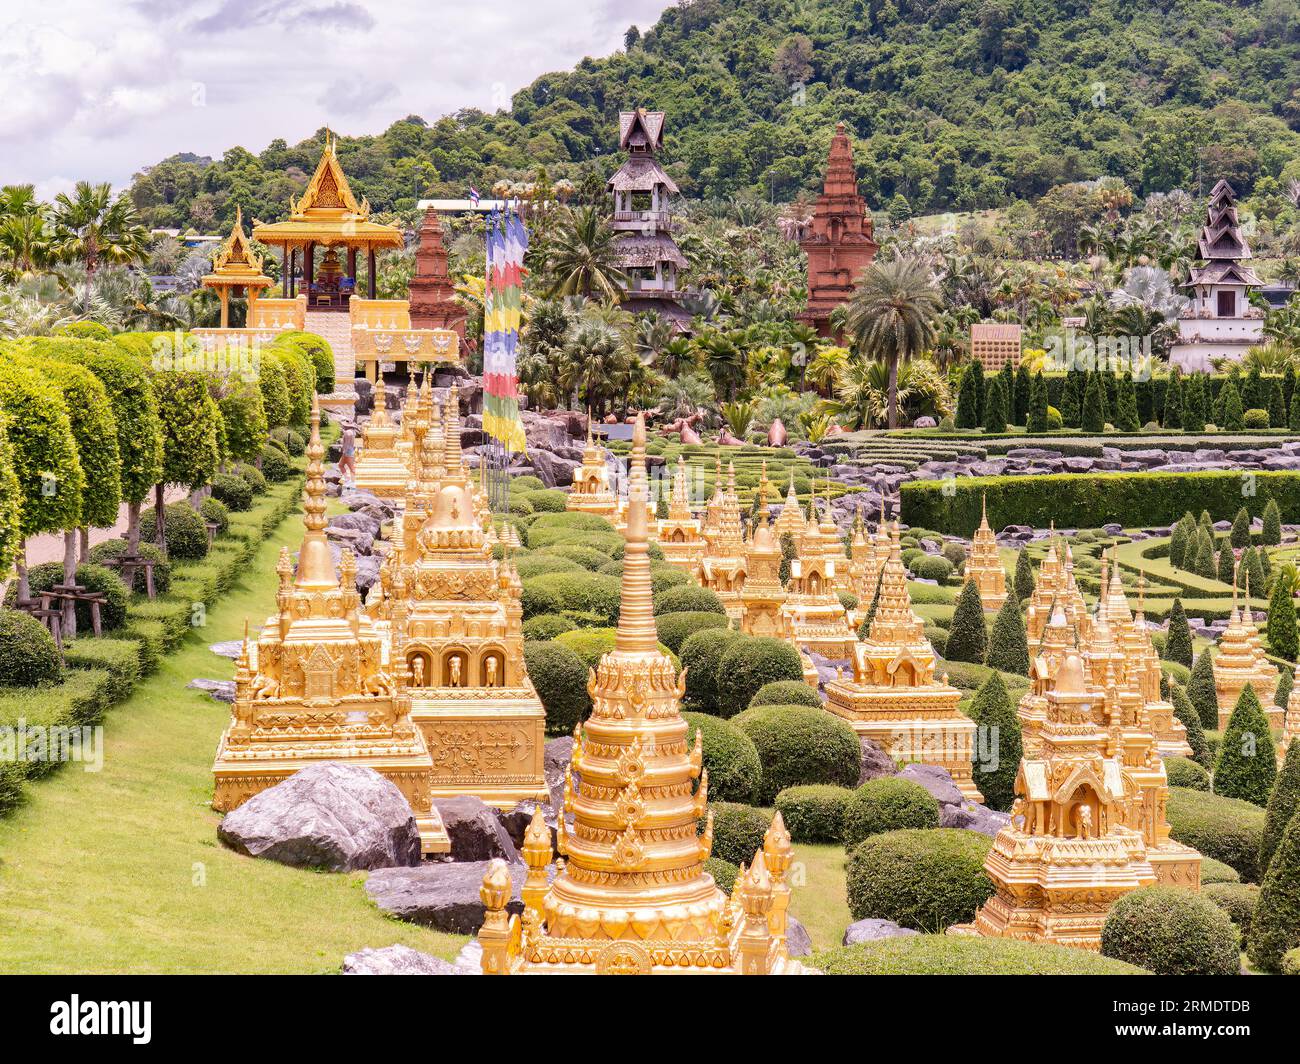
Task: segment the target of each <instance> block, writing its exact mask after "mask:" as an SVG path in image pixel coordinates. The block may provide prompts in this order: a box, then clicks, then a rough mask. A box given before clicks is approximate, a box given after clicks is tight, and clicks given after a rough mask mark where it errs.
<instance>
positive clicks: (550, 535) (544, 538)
mask: <svg viewBox="0 0 1300 1064" xmlns="http://www.w3.org/2000/svg"><path fill="white" fill-rule="evenodd" d="M579 533H587V534H588V535H601V534H608V535H613V536H618V539H619V541H620V542H621V541H622V539H623V537H622V536H619V535H618V533H617V532H616V531H615V530H614V526H613V525H611V524H610V523H609V522H608V521H606V520H605V519H604V518H603V517H597V516H596V515H595V514H583V513H562V514H551V513H544V514H538V516H537V518H536V520H534V521H533V523H532V524H531V525H529V526H528V546H529V547H530V548H532V549H533V550H536V549H537V548H539V547H546V546H549V545H550V544H552V543H562V542H564V540H565V538H566V537H572V536H575V535H578V534H579ZM582 541H583V540H582V537H581V536H579V538H578V539H576V540H571V542H582Z"/></svg>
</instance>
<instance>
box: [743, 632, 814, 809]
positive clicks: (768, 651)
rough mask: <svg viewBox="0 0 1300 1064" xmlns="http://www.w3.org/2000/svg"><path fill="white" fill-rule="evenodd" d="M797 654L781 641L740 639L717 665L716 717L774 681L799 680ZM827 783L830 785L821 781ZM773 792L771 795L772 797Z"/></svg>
mask: <svg viewBox="0 0 1300 1064" xmlns="http://www.w3.org/2000/svg"><path fill="white" fill-rule="evenodd" d="M802 679H803V661H802V660H801V659H800V657H799V651H797V650H796V649H795V648H794V646H793V645H792V644H790V643H788V642H787V641H786V640H784V639H772V638H770V637H767V636H762V637H758V638H754V637H751V636H741V637H740V639H738V640H737V641H736V642H734V643H732V644H731V645H730V646H729V647H727V650H726V653H724V654H723V655H722V660H721V661H720V662H718V713H719V714H720V715H721V716H724V717H732V716H735V715H736V714H737V713H740V712H741V711H742V710H744V709H746V708H747V707H748V706H749V703H750V702H751V701H752V700H753V698H754V696H755V695H756V694H758V692H759V690H760V689H761V688H762V687H763V686H764V685H766V684H769V683H772V682H773V681H774V680H802ZM808 782H813V781H808ZM824 782H830V781H824ZM775 796H776V791H773V792H772V797H775Z"/></svg>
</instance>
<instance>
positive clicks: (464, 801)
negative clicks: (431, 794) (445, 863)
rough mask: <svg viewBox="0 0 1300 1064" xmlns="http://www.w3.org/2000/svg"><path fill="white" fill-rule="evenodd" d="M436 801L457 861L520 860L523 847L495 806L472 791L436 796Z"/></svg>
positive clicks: (435, 803)
mask: <svg viewBox="0 0 1300 1064" xmlns="http://www.w3.org/2000/svg"><path fill="white" fill-rule="evenodd" d="M433 804H434V806H435V807H436V808H437V810H438V815H439V816H441V817H442V826H443V827H444V828H446V830H447V835H448V837H449V838H450V839H451V859H452V860H453V861H490V860H492V858H494V857H500V858H501V859H502V860H503V861H518V860H519V851H518V850H517V849H516V848H515V844H514V842H513V841H512V840H511V838H510V836H509V834H508V833H507V832H506V829H505V827H504V826H503V825H502V823H501V820H500V818H499V817H498V816H497V811H496V810H495V809H494V808H493V807H492V806H490V805H487V804H486V803H484V802H482V801H480V800H479V799H478V798H475V797H474V796H473V795H468V794H466V795H458V796H457V797H455V798H436V799H434V802H433Z"/></svg>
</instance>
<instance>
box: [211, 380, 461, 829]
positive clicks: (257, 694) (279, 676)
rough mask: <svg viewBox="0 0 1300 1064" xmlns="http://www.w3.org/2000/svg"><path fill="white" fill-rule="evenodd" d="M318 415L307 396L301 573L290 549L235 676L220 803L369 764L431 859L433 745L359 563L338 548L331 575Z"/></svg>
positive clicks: (216, 803)
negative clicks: (396, 795)
mask: <svg viewBox="0 0 1300 1064" xmlns="http://www.w3.org/2000/svg"><path fill="white" fill-rule="evenodd" d="M323 455H324V448H323V447H322V446H321V442H320V408H319V406H318V405H317V404H316V402H315V399H313V401H312V425H311V442H310V443H309V444H308V446H307V458H308V465H307V487H306V492H305V501H304V504H303V509H304V511H305V514H304V517H303V523H304V524H305V525H306V526H307V531H306V533H305V535H304V536H303V541H302V547H301V548H300V549H299V551H298V567H297V571H296V572H295V571H294V567H293V563H292V561H291V560H290V557H289V551H288V548H284V549H282V550H281V552H280V562H279V565H278V566H277V567H276V571H277V572H278V574H279V578H280V588H279V591H278V592H277V593H276V605H277V607H278V612H277V613H276V614H275V616H273V617H270V618H268V619H267V621H266V624H265V625H264V626H263V628H262V631H261V634H260V636H259V637H258V642H257V647H256V649H255V650H253V651H251V652H250V648H249V645H248V639H247V638H245V639H244V646H243V650H242V652H241V654H240V657H239V663H238V667H237V670H236V673H235V701H234V704H233V705H232V707H231V719H230V726H229V727H228V728H227V729H226V731H225V734H224V735H222V737H221V742H220V744H219V745H218V747H217V758H216V763H215V764H214V765H213V774H214V776H215V777H216V788H215V794H214V796H213V799H212V805H213V808H215V809H217V810H219V811H221V812H229V811H230V810H232V809H235V808H237V807H238V806H239V805H241V804H242V803H243V802H245V801H247V800H248V799H249V798H251V797H252V796H253V795H255V794H257V793H259V792H260V791H263V790H265V789H266V788H267V787H272V786H274V785H275V784H277V783H280V782H281V781H282V780H284V779H286V778H287V777H289V776H291V775H292V774H293V773H295V772H297V771H298V770H299V769H302V768H305V767H307V766H308V765H311V764H316V763H318V762H321V761H344V762H347V763H349V764H355V765H364V766H365V767H367V768H372V769H374V770H375V771H376V772H378V773H380V774H381V775H382V776H384V777H385V778H387V779H389V780H391V781H392V782H393V783H394V784H396V786H397V787H398V788H399V789H400V790H401V792H402V793H403V794H404V795H405V796H406V798H407V801H409V802H410V803H411V809H412V810H413V811H414V814H415V819H416V823H417V825H418V826H419V829H420V843H421V849H422V851H423V852H424V853H445V852H447V850H449V849H450V848H451V843H450V841H449V840H448V838H447V833H446V831H445V830H444V829H443V826H442V821H441V819H440V818H439V816H438V812H437V810H436V809H434V808H433V806H432V801H431V799H432V789H431V786H432V765H431V760H430V756H429V750H428V747H427V746H426V745H425V742H424V737H423V735H422V734H421V732H420V730H419V729H418V728H417V727H415V725H414V724H413V722H412V720H411V704H410V698H409V696H408V694H407V692H406V690H405V686H404V684H403V683H402V678H401V675H400V673H399V674H398V675H393V674H392V673H391V672H390V671H389V662H388V660H387V658H386V655H385V653H384V650H385V647H384V639H383V636H382V634H381V633H380V632H379V631H377V630H376V628H375V627H374V626H373V625H372V624H371V623H370V620H369V618H367V617H366V616H365V615H363V614H362V612H361V609H360V605H361V597H360V595H359V594H358V592H357V588H356V563H355V561H354V560H353V557H352V553H351V552H350V551H346V550H345V551H344V552H343V553H342V556H341V559H340V562H339V570H340V573H341V579H340V577H339V576H336V575H335V572H334V563H333V560H332V558H331V556H330V548H329V543H328V541H327V540H326V538H325V479H324V468H323V466H322V465H321V458H322V456H323Z"/></svg>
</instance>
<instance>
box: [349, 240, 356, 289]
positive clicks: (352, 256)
mask: <svg viewBox="0 0 1300 1064" xmlns="http://www.w3.org/2000/svg"><path fill="white" fill-rule="evenodd" d="M348 277H349V278H350V279H351V281H352V289H353V291H355V290H356V287H357V249H356V248H348Z"/></svg>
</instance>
